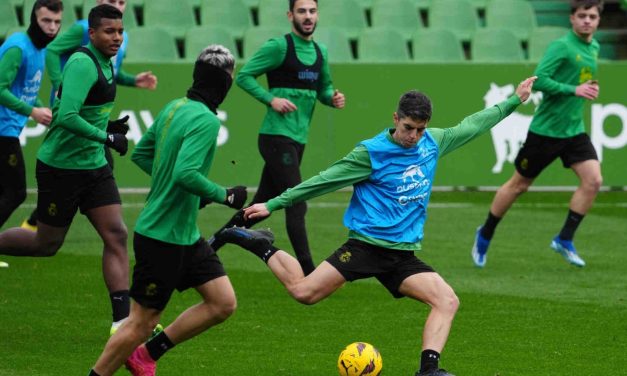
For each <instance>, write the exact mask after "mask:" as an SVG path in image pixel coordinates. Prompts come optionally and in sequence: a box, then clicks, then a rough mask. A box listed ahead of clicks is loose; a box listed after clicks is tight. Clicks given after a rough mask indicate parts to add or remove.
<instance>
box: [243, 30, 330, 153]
mask: <svg viewBox="0 0 627 376" xmlns="http://www.w3.org/2000/svg"><path fill="white" fill-rule="evenodd" d="M291 36H292V39H293V40H294V47H295V49H296V56H297V57H298V60H300V61H301V62H302V63H303V64H306V65H311V64H313V63H314V62H315V61H316V49H315V47H314V43H313V41H308V40H305V39H302V38H301V37H299V36H298V35H296V34H295V33H291ZM318 47H320V52H321V53H322V59H323V62H322V68H321V71H320V76H319V80H320V81H319V82H320V83H319V87H318V90H317V91H314V90H306V89H290V88H273V89H270V90H267V89H266V88H264V87H263V86H262V85H260V84H259V82H257V77H259V76H261V75H263V74H265V73H267V72H269V71H272V70H274V69H276V68H278V67H280V66H281V64H282V63H283V60H284V59H285V55H286V53H287V41H286V40H285V37H284V36H281V37H278V38H272V39H270V40H268V41H267V42H266V43H265V44H264V45H263V46H261V48H260V49H259V50H258V51H257V52H256V53H255V54H254V55H253V57H252V58H251V59H250V60H249V61H248V62H247V63H246V65H244V67H243V68H242V69H241V70H240V72H239V73H238V75H237V78H236V83H237V85H238V86H239V87H241V88H242V89H244V90H245V91H246V92H247V93H249V94H250V95H252V96H253V97H254V98H255V99H257V100H258V101H259V102H261V103H263V104H265V105H266V106H268V112H267V113H266V116H265V118H264V120H263V124H262V125H261V129H260V130H259V133H261V134H269V135H280V136H285V137H289V138H291V139H293V140H294V141H296V142H299V143H301V144H306V143H307V138H308V136H309V125H310V123H311V118H312V116H313V111H314V108H315V105H316V99H318V100H319V101H320V102H322V103H323V104H325V105H327V106H331V107H333V102H332V97H333V91H334V90H333V83H332V82H331V73H330V69H329V64H328V57H327V48H326V47H325V46H324V45H322V44H320V43H318ZM275 97H279V98H286V99H289V100H290V101H291V102H292V103H294V104H295V105H296V107H297V108H298V109H297V110H296V111H292V112H289V113H286V114H280V113H278V112H275V111H274V110H273V109H272V107H270V102H271V101H272V99H273V98H275Z"/></svg>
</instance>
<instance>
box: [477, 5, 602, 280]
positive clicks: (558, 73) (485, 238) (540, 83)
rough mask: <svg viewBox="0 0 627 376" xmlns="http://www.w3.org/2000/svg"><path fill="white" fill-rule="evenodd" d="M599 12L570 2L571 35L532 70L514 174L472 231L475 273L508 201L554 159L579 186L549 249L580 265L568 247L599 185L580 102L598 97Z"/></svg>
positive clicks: (482, 263)
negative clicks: (532, 107)
mask: <svg viewBox="0 0 627 376" xmlns="http://www.w3.org/2000/svg"><path fill="white" fill-rule="evenodd" d="M602 11H603V2H602V1H601V0H572V1H571V15H570V23H571V24H572V31H571V32H569V33H568V34H567V35H566V36H564V37H562V38H560V39H557V40H556V41H554V42H553V43H551V44H550V45H549V47H548V48H547V51H546V53H545V55H544V57H543V58H542V60H541V61H540V63H539V64H538V66H537V68H536V71H535V73H534V74H535V75H536V76H538V80H537V82H536V84H535V89H537V90H540V91H542V92H543V94H544V99H543V100H542V103H540V106H539V107H538V110H537V111H536V113H535V115H534V117H533V120H532V122H531V125H530V126H529V133H528V134H527V139H526V140H525V143H524V145H523V147H522V148H521V149H520V151H519V152H518V156H517V157H516V160H515V163H514V164H515V166H516V171H514V175H513V176H512V177H511V178H510V179H509V180H508V181H507V182H506V183H505V184H503V185H502V186H501V187H500V188H499V189H498V190H497V192H496V195H495V196H494V199H493V200H492V205H491V206H490V211H489V212H488V217H487V218H486V221H485V223H484V224H483V226H480V227H479V228H478V229H477V231H476V234H475V241H474V244H473V246H472V251H471V255H472V259H473V262H474V263H475V265H476V266H478V267H480V268H482V267H484V266H485V264H486V262H487V257H488V256H487V252H488V247H489V246H490V241H491V240H492V237H493V236H494V231H495V230H496V226H497V225H498V224H499V222H500V221H501V219H503V217H504V216H505V214H506V213H507V211H508V210H509V208H510V207H511V206H512V204H513V203H514V201H516V199H517V198H518V197H519V196H520V195H521V194H523V193H525V192H526V191H527V189H529V187H530V186H531V184H533V181H534V180H535V179H536V177H538V175H540V173H541V172H542V170H544V168H545V167H547V166H548V165H549V164H551V162H553V161H554V160H555V159H557V158H558V157H559V158H560V159H561V160H562V164H563V166H564V167H565V168H570V169H572V170H573V171H574V172H575V174H576V175H577V177H578V178H579V187H578V188H577V190H576V191H575V193H574V194H573V196H572V198H571V200H570V206H569V210H568V214H567V216H566V222H565V223H564V226H563V227H562V229H561V231H560V232H559V234H557V236H555V237H554V238H553V240H552V241H551V245H550V246H551V248H552V249H553V250H555V252H557V253H559V254H561V255H562V256H563V257H564V258H565V259H566V260H567V261H568V262H569V263H571V264H573V265H575V266H579V267H583V266H584V265H586V263H585V261H584V260H583V259H582V258H581V257H580V256H579V255H578V253H577V250H576V249H575V246H574V245H573V237H574V236H575V231H576V230H577V227H578V226H579V224H580V223H581V221H582V220H583V217H584V216H585V215H586V213H587V212H588V210H590V208H591V207H592V203H593V202H594V199H595V198H596V195H597V193H598V192H599V189H600V187H601V184H602V181H603V178H602V176H601V165H600V164H599V160H598V157H597V153H596V151H595V150H594V147H593V146H592V142H591V141H590V137H589V136H588V135H587V134H586V133H585V129H584V124H583V105H584V102H585V100H594V99H596V98H597V96H598V95H599V85H598V83H597V81H596V80H595V76H596V73H597V58H598V55H599V43H598V42H597V41H596V40H595V39H594V38H593V37H592V36H593V34H594V32H595V31H596V29H597V27H598V26H599V21H600V14H601V12H602Z"/></svg>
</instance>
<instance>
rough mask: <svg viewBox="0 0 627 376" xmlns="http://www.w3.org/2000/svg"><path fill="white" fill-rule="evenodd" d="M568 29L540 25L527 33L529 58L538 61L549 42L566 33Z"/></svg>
mask: <svg viewBox="0 0 627 376" xmlns="http://www.w3.org/2000/svg"><path fill="white" fill-rule="evenodd" d="M568 31H569V29H566V28H564V27H557V26H541V27H536V28H535V29H533V30H532V31H531V34H530V35H529V60H530V61H532V62H538V61H540V59H541V58H542V56H544V53H545V52H546V48H547V47H548V46H549V44H550V43H551V42H553V41H554V40H556V39H558V38H561V37H563V36H564V35H566V34H567V33H568Z"/></svg>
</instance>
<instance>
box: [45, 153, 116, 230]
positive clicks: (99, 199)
mask: <svg viewBox="0 0 627 376" xmlns="http://www.w3.org/2000/svg"><path fill="white" fill-rule="evenodd" d="M36 173H37V220H38V221H40V222H42V223H45V224H47V225H50V226H56V227H67V226H69V225H70V224H71V223H72V220H73V219H74V216H75V215H76V211H77V210H78V209H80V210H81V214H85V212H87V211H88V210H90V209H95V208H99V207H102V206H107V205H114V204H121V203H122V200H121V199H120V192H118V187H117V185H116V184H115V178H114V177H113V173H112V172H111V167H109V165H105V166H103V167H100V168H97V169H94V170H72V169H65V168H56V167H52V166H48V165H47V164H45V163H43V162H42V161H40V160H37V167H36Z"/></svg>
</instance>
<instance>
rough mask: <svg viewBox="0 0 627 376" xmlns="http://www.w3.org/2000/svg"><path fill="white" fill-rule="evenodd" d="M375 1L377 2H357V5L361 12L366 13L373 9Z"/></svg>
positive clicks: (367, 0) (369, 0) (364, 0)
mask: <svg viewBox="0 0 627 376" xmlns="http://www.w3.org/2000/svg"><path fill="white" fill-rule="evenodd" d="M375 1H376V0H356V2H357V4H358V5H359V7H360V8H361V10H362V11H364V12H365V11H366V10H370V9H372V6H373V5H374V2H375Z"/></svg>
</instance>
